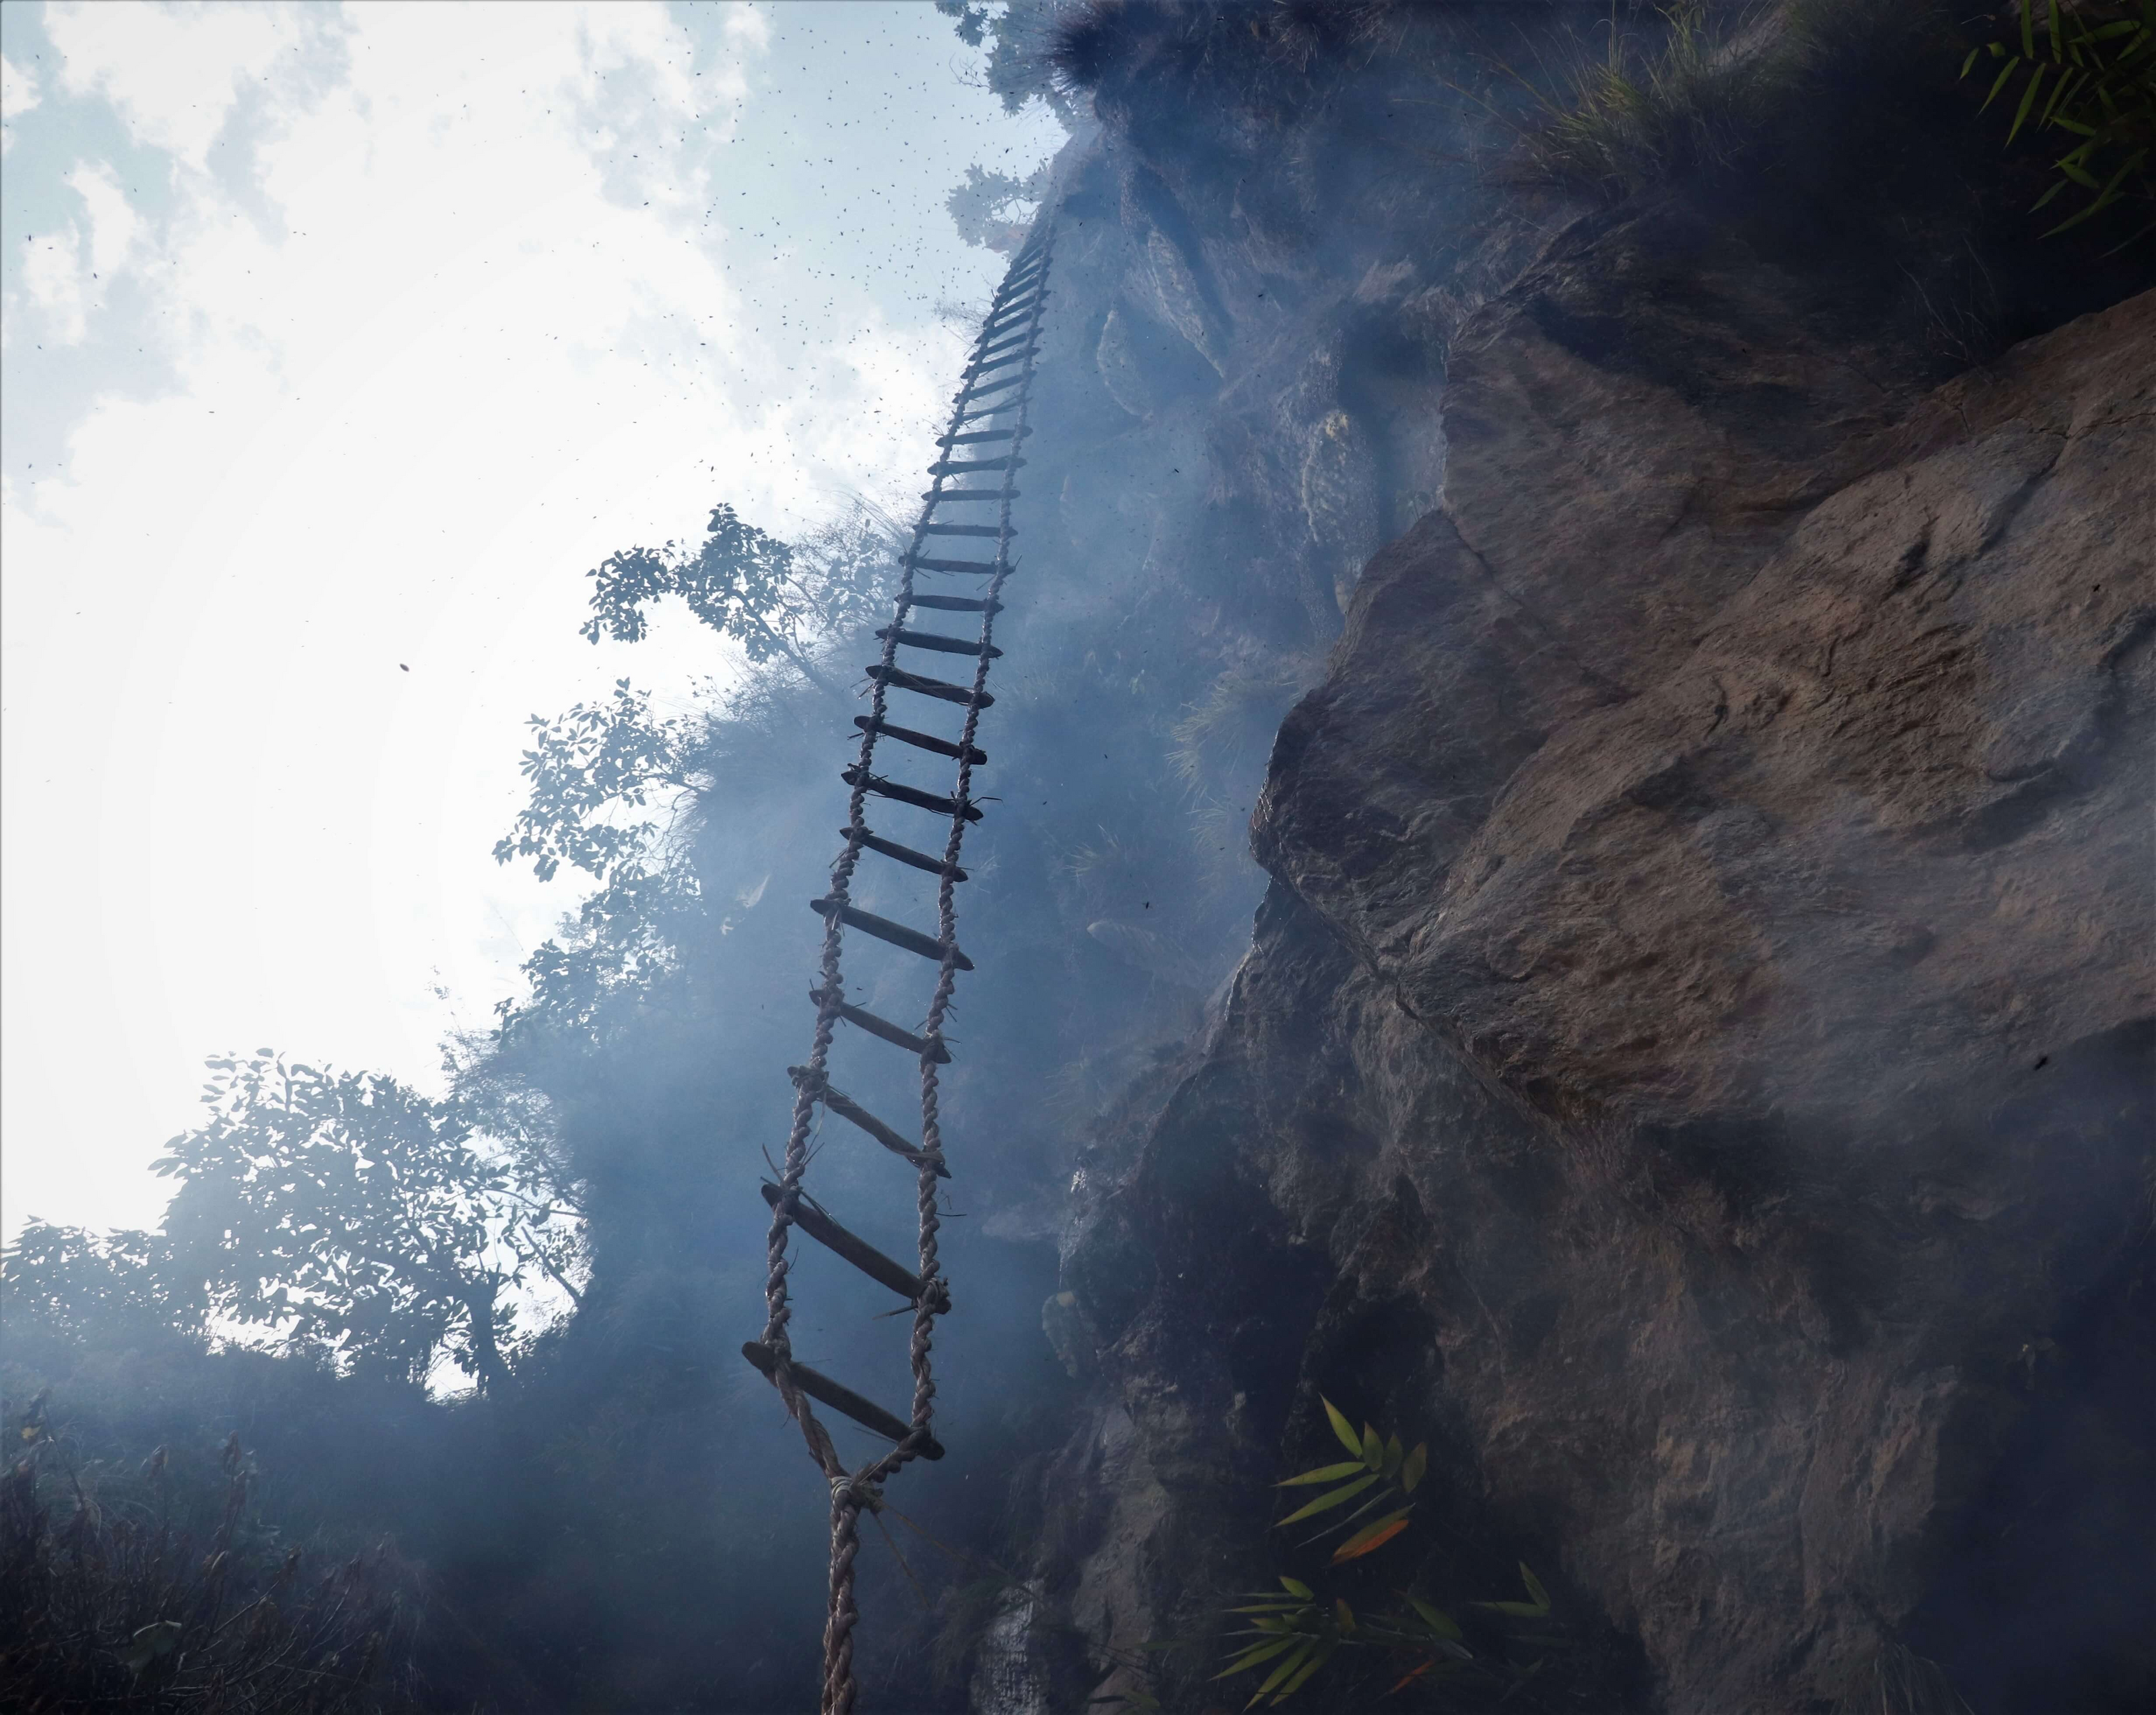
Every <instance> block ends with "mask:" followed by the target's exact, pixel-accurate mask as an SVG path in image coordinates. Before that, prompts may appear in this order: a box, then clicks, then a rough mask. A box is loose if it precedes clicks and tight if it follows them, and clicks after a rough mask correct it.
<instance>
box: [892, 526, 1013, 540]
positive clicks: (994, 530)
mask: <svg viewBox="0 0 2156 1715" xmlns="http://www.w3.org/2000/svg"><path fill="white" fill-rule="evenodd" d="M1003 533H1004V532H1003V529H1002V527H1001V526H998V525H994V524H924V525H922V526H921V527H920V529H919V530H918V531H916V534H918V535H921V536H987V537H998V536H1001V535H1002V534H1003ZM1010 533H1011V534H1012V535H1013V536H1016V535H1017V534H1018V531H1015V530H1014V531H1011V532H1010Z"/></svg>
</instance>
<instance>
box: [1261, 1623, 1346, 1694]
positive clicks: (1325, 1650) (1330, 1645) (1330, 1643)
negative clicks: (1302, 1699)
mask: <svg viewBox="0 0 2156 1715" xmlns="http://www.w3.org/2000/svg"><path fill="white" fill-rule="evenodd" d="M1339 1647H1340V1646H1339V1642H1338V1641H1337V1640H1336V1639H1333V1638H1327V1639H1326V1641H1324V1643H1323V1644H1322V1645H1320V1646H1318V1650H1317V1654H1316V1655H1314V1656H1312V1657H1311V1658H1310V1660H1309V1661H1306V1662H1305V1663H1304V1664H1303V1665H1302V1667H1301V1670H1300V1671H1298V1672H1297V1673H1296V1675H1295V1676H1294V1677H1293V1678H1292V1679H1291V1680H1289V1681H1288V1682H1287V1683H1286V1685H1284V1686H1282V1687H1281V1688H1280V1695H1279V1696H1278V1697H1275V1698H1274V1699H1273V1701H1274V1702H1276V1703H1284V1702H1286V1701H1287V1700H1288V1698H1289V1697H1292V1696H1293V1695H1294V1694H1295V1693H1296V1692H1299V1691H1301V1689H1302V1688H1303V1686H1304V1685H1305V1684H1306V1682H1308V1681H1309V1678H1310V1676H1311V1675H1312V1674H1313V1673H1315V1672H1317V1670H1318V1669H1319V1668H1321V1667H1322V1666H1324V1665H1325V1664H1326V1663H1327V1661H1331V1660H1332V1652H1333V1651H1335V1650H1337V1649H1338V1648H1339Z"/></svg>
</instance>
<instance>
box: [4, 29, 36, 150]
mask: <svg viewBox="0 0 2156 1715" xmlns="http://www.w3.org/2000/svg"><path fill="white" fill-rule="evenodd" d="M36 105H38V80H37V79H36V77H35V76H34V75H33V74H32V73H31V72H29V71H28V69H23V68H18V66H17V65H16V64H15V63H14V61H13V60H12V59H8V57H7V56H6V55H5V54H0V155H5V154H6V153H7V152H8V151H9V150H10V149H12V148H13V147H14V146H15V121H17V120H18V119H20V118H21V117H22V116H23V115H24V114H26V113H28V111H29V110H31V109H32V108H33V107H35V106H36Z"/></svg>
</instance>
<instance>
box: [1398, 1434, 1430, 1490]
mask: <svg viewBox="0 0 2156 1715" xmlns="http://www.w3.org/2000/svg"><path fill="white" fill-rule="evenodd" d="M1429 1464H1430V1443H1429V1442H1427V1441H1418V1442H1416V1443H1415V1450H1414V1452H1412V1453H1410V1454H1409V1455H1408V1456H1407V1458H1406V1460H1405V1461H1404V1462H1403V1463H1402V1464H1401V1466H1400V1492H1401V1493H1403V1494H1407V1495H1412V1494H1413V1493H1414V1492H1415V1485H1416V1484H1418V1483H1419V1482H1420V1481H1422V1474H1423V1471H1424V1469H1425V1468H1426V1467H1427V1466H1429Z"/></svg>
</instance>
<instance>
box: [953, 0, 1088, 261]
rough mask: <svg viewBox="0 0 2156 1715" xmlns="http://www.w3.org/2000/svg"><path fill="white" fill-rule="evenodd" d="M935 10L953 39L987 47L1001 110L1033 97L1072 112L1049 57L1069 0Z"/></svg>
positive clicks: (966, 0) (970, 2)
mask: <svg viewBox="0 0 2156 1715" xmlns="http://www.w3.org/2000/svg"><path fill="white" fill-rule="evenodd" d="M936 9H937V11H938V12H940V13H942V14H943V15H944V16H945V17H946V18H950V19H952V20H953V23H952V28H955V29H956V30H957V33H958V39H959V40H960V41H962V42H963V43H964V44H966V45H967V46H968V48H986V49H988V89H989V91H990V93H992V94H993V95H997V96H999V97H1000V98H1001V99H1002V101H1003V104H1004V111H1005V112H1006V113H1016V112H1017V111H1019V109H1021V108H1023V107H1024V105H1025V104H1026V103H1027V102H1029V101H1031V100H1042V101H1045V102H1046V103H1047V104H1048V105H1049V107H1050V110H1052V111H1053V112H1054V113H1055V116H1056V117H1057V118H1058V119H1060V120H1061V121H1064V123H1065V124H1066V125H1068V124H1069V123H1070V121H1071V120H1072V119H1073V118H1075V110H1074V109H1073V107H1072V106H1071V104H1070V97H1069V96H1068V95H1066V94H1065V92H1064V90H1061V89H1060V88H1059V87H1058V85H1057V83H1056V80H1055V76H1054V73H1053V68H1052V65H1051V64H1050V59H1049V55H1050V52H1051V51H1052V44H1053V43H1054V40H1055V34H1056V32H1057V31H1058V30H1059V29H1060V27H1061V26H1062V24H1063V23H1064V21H1065V14H1066V13H1069V12H1070V11H1071V10H1072V9H1073V8H1071V7H1070V4H1069V0H1005V3H1003V4H1000V5H993V4H988V3H984V0H936ZM998 176H999V175H998ZM961 229H962V228H961ZM968 242H969V243H970V242H978V241H977V240H970V239H969V240H968Z"/></svg>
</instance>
